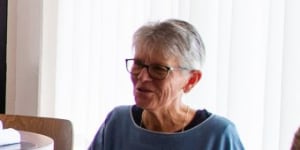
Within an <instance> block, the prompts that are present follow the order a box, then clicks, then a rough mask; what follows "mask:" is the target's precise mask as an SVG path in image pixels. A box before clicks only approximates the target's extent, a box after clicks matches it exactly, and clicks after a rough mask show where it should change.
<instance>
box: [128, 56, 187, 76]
mask: <svg viewBox="0 0 300 150" xmlns="http://www.w3.org/2000/svg"><path fill="white" fill-rule="evenodd" d="M128 61H134V62H135V61H138V60H136V59H133V58H130V59H125V63H126V70H127V71H128V72H129V73H130V74H132V75H138V74H140V72H141V71H142V69H141V70H140V71H139V72H138V73H132V72H131V69H132V68H128V67H129V65H128ZM138 62H139V61H138ZM138 65H139V66H140V67H142V68H146V69H147V73H148V74H149V76H150V77H151V78H152V79H156V80H164V79H165V78H166V77H167V76H168V75H169V73H170V72H171V71H175V70H190V69H188V68H184V67H171V66H165V65H160V64H149V65H146V64H143V63H142V62H139V64H138ZM151 66H153V67H155V66H159V67H161V68H165V69H166V75H164V76H163V77H161V78H158V77H153V75H152V73H150V71H149V68H150V67H151Z"/></svg>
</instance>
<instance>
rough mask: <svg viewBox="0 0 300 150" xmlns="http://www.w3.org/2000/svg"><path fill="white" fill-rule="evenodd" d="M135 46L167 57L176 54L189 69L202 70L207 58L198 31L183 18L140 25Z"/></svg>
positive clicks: (134, 38) (135, 37) (134, 36)
mask: <svg viewBox="0 0 300 150" xmlns="http://www.w3.org/2000/svg"><path fill="white" fill-rule="evenodd" d="M133 48H134V49H135V51H137V50H139V51H147V53H148V52H150V53H151V52H152V53H153V52H154V53H159V54H162V55H163V56H164V57H165V58H168V57H169V56H175V57H176V58H178V59H179V63H180V64H179V65H181V67H185V68H189V69H199V70H200V69H201V67H202V66H203V63H204V60H205V47H204V44H203V41H202V39H201V37H200V35H199V33H198V31H197V30H196V28H195V27H194V26H193V25H191V24H190V23H188V22H186V21H183V20H177V19H169V20H166V21H162V22H150V23H148V24H146V25H144V26H142V27H140V28H139V29H138V30H137V31H136V32H135V33H134V35H133Z"/></svg>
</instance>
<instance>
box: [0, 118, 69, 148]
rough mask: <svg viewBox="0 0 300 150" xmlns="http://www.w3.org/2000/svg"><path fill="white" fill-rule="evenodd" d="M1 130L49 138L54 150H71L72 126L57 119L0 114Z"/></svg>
mask: <svg viewBox="0 0 300 150" xmlns="http://www.w3.org/2000/svg"><path fill="white" fill-rule="evenodd" d="M0 120H1V121H2V123H3V128H14V129H17V130H24V131H31V132H36V133H39V134H43V135H46V136H49V137H51V138H52V139H53V140H54V150H72V148H73V126H72V123H71V121H69V120H66V119H59V118H47V117H37V116H24V115H9V114H0Z"/></svg>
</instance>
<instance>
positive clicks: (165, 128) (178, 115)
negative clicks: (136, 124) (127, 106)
mask: <svg viewBox="0 0 300 150" xmlns="http://www.w3.org/2000/svg"><path fill="white" fill-rule="evenodd" d="M172 108H173V109H166V108H162V109H159V110H155V111H148V110H144V111H143V113H142V118H141V125H143V126H144V127H145V128H147V129H149V130H153V131H160V132H177V131H180V130H183V129H184V127H185V126H186V125H187V124H188V122H189V121H191V119H192V116H193V114H194V113H195V111H194V110H192V109H191V108H189V106H187V105H182V106H180V107H172ZM174 108H175V109H174Z"/></svg>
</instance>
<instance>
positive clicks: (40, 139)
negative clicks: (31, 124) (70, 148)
mask: <svg viewBox="0 0 300 150" xmlns="http://www.w3.org/2000/svg"><path fill="white" fill-rule="evenodd" d="M19 132H20V134H21V143H18V144H12V145H8V146H4V147H0V150H53V149H54V141H53V139H52V138H50V137H48V136H45V135H42V134H38V133H33V132H28V131H19Z"/></svg>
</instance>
